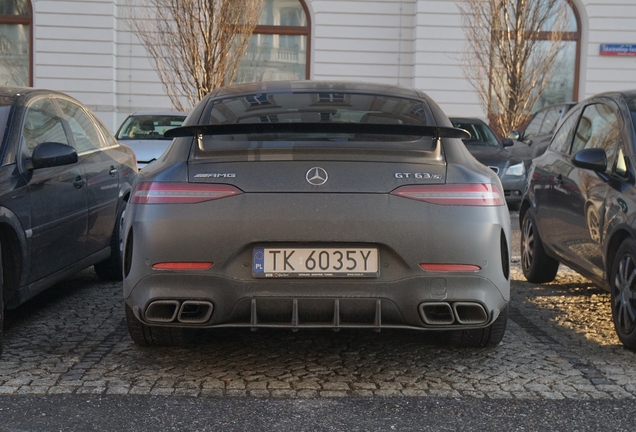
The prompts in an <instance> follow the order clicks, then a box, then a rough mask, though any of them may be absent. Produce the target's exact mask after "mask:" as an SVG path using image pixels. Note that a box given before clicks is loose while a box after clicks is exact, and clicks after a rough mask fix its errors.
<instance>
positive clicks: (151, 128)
mask: <svg viewBox="0 0 636 432" xmlns="http://www.w3.org/2000/svg"><path fill="white" fill-rule="evenodd" d="M185 119H186V116H185V115H173V114H165V115H164V114H162V115H133V116H130V117H128V118H127V119H126V120H124V123H122V125H121V127H120V128H119V130H118V131H117V139H118V140H164V139H165V140H171V139H172V138H166V137H164V136H163V134H164V133H166V131H168V130H170V129H173V128H176V127H178V126H181V125H182V124H183V122H184V121H185Z"/></svg>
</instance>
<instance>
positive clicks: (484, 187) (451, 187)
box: [391, 184, 506, 206]
mask: <svg viewBox="0 0 636 432" xmlns="http://www.w3.org/2000/svg"><path fill="white" fill-rule="evenodd" d="M391 194H393V195H398V196H401V197H404V198H410V199H414V200H418V201H425V202H428V203H431V204H440V205H457V206H461V205H464V206H502V205H505V203H506V201H505V199H504V197H503V194H502V193H501V191H500V190H499V188H498V187H497V186H495V185H492V184H444V185H408V186H402V187H399V188H397V189H395V190H394V191H393V192H391Z"/></svg>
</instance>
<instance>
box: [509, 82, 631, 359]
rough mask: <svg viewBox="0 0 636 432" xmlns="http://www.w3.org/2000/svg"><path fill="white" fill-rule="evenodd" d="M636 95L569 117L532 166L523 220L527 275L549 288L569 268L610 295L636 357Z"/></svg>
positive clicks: (598, 102)
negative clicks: (562, 268) (559, 272)
mask: <svg viewBox="0 0 636 432" xmlns="http://www.w3.org/2000/svg"><path fill="white" fill-rule="evenodd" d="M635 124H636V91H631V92H622V93H605V94H600V95H598V96H595V97H592V98H590V99H588V100H585V101H583V102H581V103H580V104H578V105H576V107H574V108H572V109H571V110H570V112H569V113H568V114H567V115H566V117H565V118H564V120H563V122H562V123H561V126H560V127H559V128H558V129H557V131H556V134H555V135H554V138H553V139H552V142H551V143H550V147H549V148H548V150H547V151H546V152H545V153H544V154H543V155H542V156H540V157H538V158H537V159H535V160H534V161H533V168H532V171H531V173H530V178H531V180H530V182H529V187H528V190H527V193H526V195H525V196H524V199H523V203H522V205H521V210H520V213H519V220H520V221H521V256H522V269H523V273H524V275H525V276H526V278H527V279H528V280H529V281H530V282H535V283H541V282H549V281H551V280H553V279H554V278H555V275H556V273H557V270H558V267H559V263H560V262H561V263H564V264H566V265H567V266H568V267H571V268H573V269H574V270H576V271H578V272H579V273H581V274H582V275H584V276H587V277H589V278H590V279H591V280H593V281H594V282H595V283H596V284H598V285H599V286H601V287H603V288H605V289H607V290H609V291H610V293H611V307H612V317H613V320H614V326H615V328H616V333H617V334H618V337H619V339H620V340H621V342H622V343H623V344H624V345H625V347H627V348H628V349H630V350H632V351H636V277H635V275H636V187H635V186H634V182H635V179H636V169H635V168H636V156H635V154H634V144H635V142H634V133H635V132H634V125H635Z"/></svg>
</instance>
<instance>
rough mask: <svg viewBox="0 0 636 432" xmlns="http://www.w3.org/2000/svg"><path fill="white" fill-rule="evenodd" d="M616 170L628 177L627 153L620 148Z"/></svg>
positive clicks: (620, 174)
mask: <svg viewBox="0 0 636 432" xmlns="http://www.w3.org/2000/svg"><path fill="white" fill-rule="evenodd" d="M614 172H615V173H616V174H618V175H619V176H621V177H628V176H629V171H628V165H627V157H626V156H625V153H623V149H622V148H619V149H618V156H617V157H616V164H615V166H614Z"/></svg>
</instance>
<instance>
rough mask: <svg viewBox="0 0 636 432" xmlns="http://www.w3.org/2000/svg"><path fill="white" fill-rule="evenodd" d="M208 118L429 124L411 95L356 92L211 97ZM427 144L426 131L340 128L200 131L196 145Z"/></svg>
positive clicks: (222, 147) (421, 146)
mask: <svg viewBox="0 0 636 432" xmlns="http://www.w3.org/2000/svg"><path fill="white" fill-rule="evenodd" d="M208 112H209V114H208V115H207V118H208V119H209V121H208V124H241V123H245V124H247V123H252V124H254V123H256V124H258V123H285V122H287V123H294V122H296V123H325V124H328V123H358V124H365V123H367V124H387V125H388V124H391V125H400V124H404V125H434V124H435V123H434V122H433V121H432V115H431V114H430V109H429V107H428V106H427V105H426V103H425V102H423V101H421V100H416V99H408V98H400V97H392V96H386V95H376V94H358V93H321V92H300V93H275V94H266V93H261V94H253V95H247V96H241V97H231V98H226V99H221V100H217V101H215V102H214V104H213V105H212V108H211V109H209V111H208ZM414 146H417V147H418V148H419V149H423V150H430V149H431V147H432V139H431V138H430V137H419V136H403V135H371V134H343V133H333V132H332V133H293V134H292V133H263V134H250V135H231V136H222V135H218V136H212V137H210V136H206V137H204V138H203V146H202V148H201V149H200V150H202V151H215V150H230V149H241V148H243V149H249V148H274V149H285V148H312V147H313V148H316V147H320V148H325V147H334V148H343V147H345V148H369V147H371V148H387V147H391V148H393V147H404V148H413V147H414Z"/></svg>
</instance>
